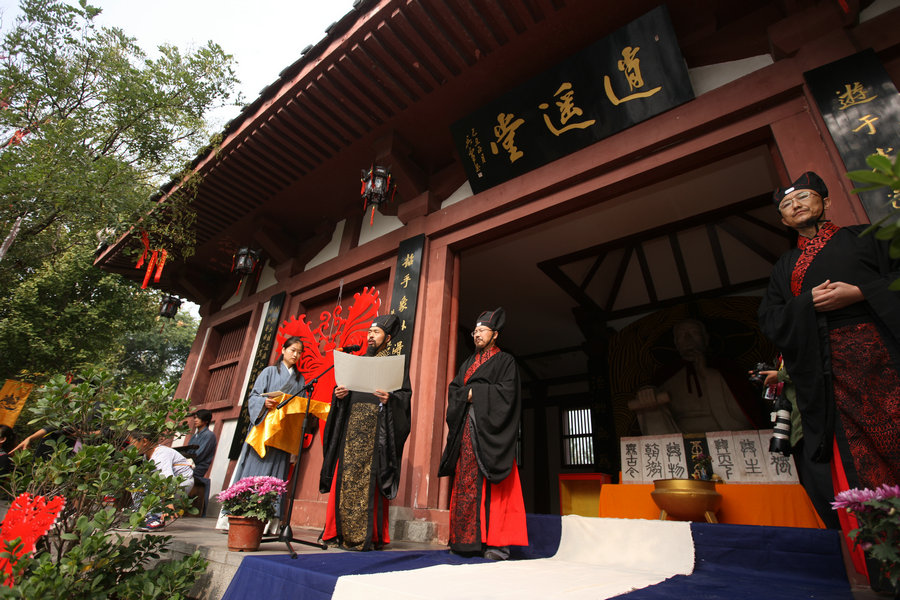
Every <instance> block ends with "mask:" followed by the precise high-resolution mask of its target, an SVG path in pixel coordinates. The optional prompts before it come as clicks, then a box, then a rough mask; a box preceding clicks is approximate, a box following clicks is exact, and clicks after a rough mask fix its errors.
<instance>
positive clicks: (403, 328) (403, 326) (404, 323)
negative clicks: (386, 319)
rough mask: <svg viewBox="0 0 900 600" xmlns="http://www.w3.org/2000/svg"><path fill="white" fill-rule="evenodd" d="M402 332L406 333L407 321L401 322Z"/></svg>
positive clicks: (402, 320)
mask: <svg viewBox="0 0 900 600" xmlns="http://www.w3.org/2000/svg"><path fill="white" fill-rule="evenodd" d="M400 331H406V319H401V321H400Z"/></svg>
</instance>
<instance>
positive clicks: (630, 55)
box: [603, 46, 662, 106]
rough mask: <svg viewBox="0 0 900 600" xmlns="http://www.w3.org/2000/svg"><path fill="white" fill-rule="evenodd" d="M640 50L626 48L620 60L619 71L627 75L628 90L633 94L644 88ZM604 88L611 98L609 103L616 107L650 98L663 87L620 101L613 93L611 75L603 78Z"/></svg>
mask: <svg viewBox="0 0 900 600" xmlns="http://www.w3.org/2000/svg"><path fill="white" fill-rule="evenodd" d="M640 49H641V48H640V46H638V47H637V48H632V47H631V46H626V47H625V49H624V50H622V60H620V61H619V63H618V67H619V70H620V71H622V72H623V73H625V78H626V79H627V80H628V88H629V90H630V91H632V92H634V90H636V89H638V88H641V87H644V79H643V77H642V76H641V66H640V64H641V61H640V59H638V58H637V53H638V50H640ZM603 87H604V88H605V89H606V97H607V98H609V101H610V102H612V103H613V105H615V106H618V105H619V104H621V103H623V102H629V101H631V100H635V99H637V98H649V97H650V96H652V95H653V94H655V93H656V92H658V91H659V90H661V89H662V86H658V87H655V88H653V89H652V90H648V91H646V92H635V93H633V94H631V95H630V96H625V97H624V98H621V99H620V98H617V97H616V94H615V92H613V89H612V82H611V81H610V79H609V75H604V76H603Z"/></svg>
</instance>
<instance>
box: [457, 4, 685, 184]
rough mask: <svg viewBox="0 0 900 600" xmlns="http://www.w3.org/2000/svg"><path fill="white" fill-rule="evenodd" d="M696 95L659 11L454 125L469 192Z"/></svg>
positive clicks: (666, 16)
mask: <svg viewBox="0 0 900 600" xmlns="http://www.w3.org/2000/svg"><path fill="white" fill-rule="evenodd" d="M693 97H694V92H693V89H692V88H691V82H690V79H689V78H688V73H687V67H686V66H685V64H684V58H683V57H682V56H681V49H680V48H679V47H678V41H677V40H676V39H675V31H674V30H673V29H672V23H671V22H670V20H669V13H668V10H667V9H666V7H665V6H660V7H658V8H656V9H654V10H652V11H650V12H649V13H647V14H646V15H644V16H643V17H641V18H639V19H637V20H635V21H632V22H631V23H629V24H628V25H626V26H625V27H623V28H621V29H619V30H617V31H615V32H614V33H612V34H610V35H609V36H607V37H605V38H603V39H602V40H600V41H598V42H596V43H594V44H593V45H591V46H589V47H588V48H586V49H585V50H583V51H581V52H579V53H578V54H576V55H574V56H572V57H570V58H569V59H567V60H566V61H565V62H563V63H561V64H559V65H557V66H556V67H554V68H552V69H550V70H548V71H546V72H544V73H542V74H541V75H538V76H537V77H535V78H534V79H532V80H530V81H528V82H527V83H525V84H523V85H521V86H519V87H518V88H516V89H514V90H512V91H510V92H508V93H506V94H504V95H503V97H501V98H499V99H498V100H496V101H494V102H492V103H491V104H489V105H488V106H485V107H483V108H481V109H480V110H478V111H477V112H476V113H474V114H472V115H469V116H468V117H466V118H464V119H461V120H460V121H458V122H456V123H454V124H453V126H452V127H451V133H452V134H453V140H454V143H455V144H456V150H457V152H458V153H459V155H460V157H462V162H463V164H464V166H465V168H466V174H467V176H468V178H469V183H470V185H471V186H472V190H473V191H474V192H475V193H478V192H480V191H483V190H485V189H487V188H489V187H491V186H494V185H497V184H499V183H503V182H504V181H507V180H509V179H512V178H513V177H518V176H519V175H522V174H523V173H527V172H528V171H531V170H533V169H535V168H537V167H540V166H542V165H545V164H547V163H549V162H551V161H554V160H556V159H558V158H562V157H564V156H566V155H568V154H571V153H572V152H575V151H576V150H580V149H582V148H584V147H586V146H589V145H590V144H593V143H594V142H597V141H599V140H602V139H603V138H606V137H609V136H611V135H612V134H614V133H618V132H619V131H622V130H623V129H627V128H628V127H631V126H632V125H635V124H637V123H640V122H641V121H645V120H647V119H649V118H651V117H653V116H656V115H658V114H660V113H662V112H664V111H667V110H669V109H671V108H674V107H676V106H678V105H679V104H683V103H684V102H687V101H688V100H691V99H692V98H693Z"/></svg>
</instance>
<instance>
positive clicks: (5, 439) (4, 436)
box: [0, 425, 16, 475]
mask: <svg viewBox="0 0 900 600" xmlns="http://www.w3.org/2000/svg"><path fill="white" fill-rule="evenodd" d="M15 447H16V434H15V433H14V432H13V430H12V427H10V426H9V425H0V475H6V474H8V473H9V472H10V471H12V460H11V459H10V458H9V453H10V452H12V449H13V448H15Z"/></svg>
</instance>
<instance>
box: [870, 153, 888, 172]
mask: <svg viewBox="0 0 900 600" xmlns="http://www.w3.org/2000/svg"><path fill="white" fill-rule="evenodd" d="M866 164H867V165H869V166H870V167H872V168H873V169H875V170H876V171H879V172H881V173H884V174H890V173H891V167H892V165H891V159H889V158H888V157H887V156H884V155H882V154H878V153H877V152H876V153H875V154H870V155H868V156H867V157H866Z"/></svg>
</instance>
